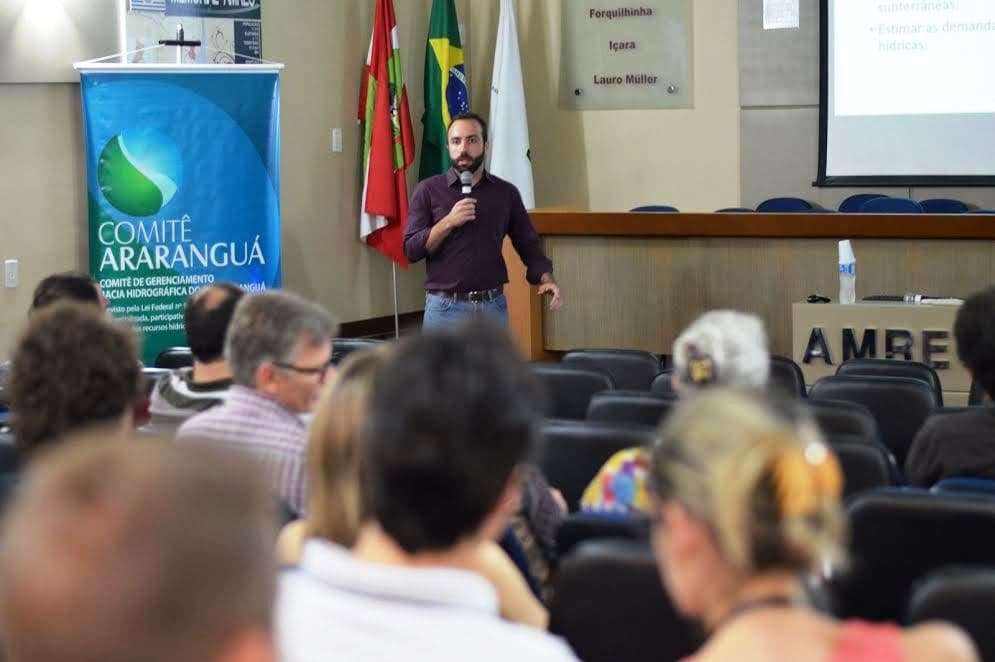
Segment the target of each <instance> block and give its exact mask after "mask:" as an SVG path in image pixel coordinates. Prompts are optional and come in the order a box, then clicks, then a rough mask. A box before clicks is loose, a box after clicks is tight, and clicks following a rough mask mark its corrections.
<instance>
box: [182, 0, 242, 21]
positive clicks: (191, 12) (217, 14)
mask: <svg viewBox="0 0 995 662" xmlns="http://www.w3.org/2000/svg"><path fill="white" fill-rule="evenodd" d="M261 5H262V0H166V16H202V17H204V18H261V17H262V14H261Z"/></svg>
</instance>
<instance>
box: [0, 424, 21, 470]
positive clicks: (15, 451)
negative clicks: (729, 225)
mask: <svg viewBox="0 0 995 662" xmlns="http://www.w3.org/2000/svg"><path fill="white" fill-rule="evenodd" d="M22 465H23V457H22V456H21V450H20V449H19V448H18V447H17V446H16V445H15V441H14V435H13V434H12V433H10V432H0V474H9V473H17V472H19V471H20V470H21V467H22Z"/></svg>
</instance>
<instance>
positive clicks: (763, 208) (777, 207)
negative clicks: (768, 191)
mask: <svg viewBox="0 0 995 662" xmlns="http://www.w3.org/2000/svg"><path fill="white" fill-rule="evenodd" d="M814 207H815V205H813V204H812V203H811V202H809V201H808V200H802V199H801V198H768V199H767V200H764V201H763V202H761V203H760V204H759V205H757V211H758V212H779V211H786V212H790V211H795V212H798V211H808V210H810V209H812V208H814Z"/></svg>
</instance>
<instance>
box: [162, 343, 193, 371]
mask: <svg viewBox="0 0 995 662" xmlns="http://www.w3.org/2000/svg"><path fill="white" fill-rule="evenodd" d="M192 365H193V353H192V352H191V351H190V348H189V347H167V348H166V349H164V350H162V351H161V352H159V355H158V356H156V357H155V367H156V368H164V369H166V370H177V369H178V368H189V367H190V366H192Z"/></svg>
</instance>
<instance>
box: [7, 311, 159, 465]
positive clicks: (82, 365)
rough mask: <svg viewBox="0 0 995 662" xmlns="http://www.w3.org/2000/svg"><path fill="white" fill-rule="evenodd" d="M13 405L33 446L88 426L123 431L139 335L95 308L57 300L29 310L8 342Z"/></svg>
mask: <svg viewBox="0 0 995 662" xmlns="http://www.w3.org/2000/svg"><path fill="white" fill-rule="evenodd" d="M13 365H14V367H13V371H12V373H11V382H10V392H11V411H12V414H13V428H14V435H15V439H16V442H17V445H18V446H19V447H20V448H21V449H22V450H24V451H26V452H31V451H33V450H34V449H35V448H37V447H38V446H40V445H43V444H47V443H51V442H53V441H56V440H58V439H60V438H62V437H63V436H65V435H66V434H68V433H71V432H76V431H78V430H79V429H81V428H84V427H88V426H100V427H103V428H106V430H105V431H106V432H107V433H108V434H111V435H118V436H119V435H122V434H124V433H126V432H127V431H128V430H129V429H130V428H131V423H132V412H133V410H134V407H135V404H136V403H137V402H138V400H139V398H140V384H141V370H140V368H139V363H138V340H137V338H136V337H135V334H134V332H133V331H132V330H131V329H130V328H129V327H127V326H124V325H123V324H121V323H119V322H115V321H114V320H112V319H111V318H109V317H108V316H106V315H105V314H103V312H101V311H100V309H99V308H96V307H93V306H86V305H82V304H78V303H67V302H61V303H56V304H52V305H49V306H46V307H45V308H44V309H42V310H39V311H37V312H34V313H32V315H31V317H30V319H29V321H28V325H27V326H26V327H25V329H24V330H23V332H22V333H21V335H20V338H19V340H18V341H17V344H16V346H15V349H14V355H13Z"/></svg>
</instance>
